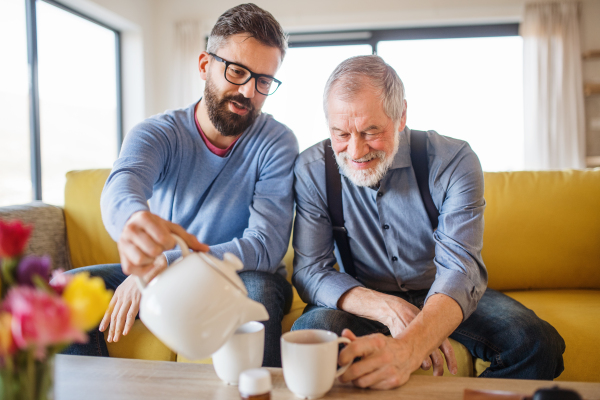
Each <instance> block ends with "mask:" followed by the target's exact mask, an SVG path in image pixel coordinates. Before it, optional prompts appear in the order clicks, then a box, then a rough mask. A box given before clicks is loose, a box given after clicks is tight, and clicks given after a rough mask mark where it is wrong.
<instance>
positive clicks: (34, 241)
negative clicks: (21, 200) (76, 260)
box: [0, 201, 72, 271]
mask: <svg viewBox="0 0 600 400" xmlns="http://www.w3.org/2000/svg"><path fill="white" fill-rule="evenodd" d="M0 219H2V220H4V221H12V220H15V219H18V220H21V221H23V223H25V224H28V225H32V226H33V231H32V233H31V237H30V238H29V242H28V244H27V249H26V250H25V254H35V255H38V256H42V255H46V254H47V255H49V256H50V257H51V259H52V267H53V268H55V269H56V268H62V269H64V270H65V271H66V270H69V269H71V268H72V267H71V257H70V253H69V245H68V243H67V233H66V232H67V231H66V227H65V216H64V213H63V209H62V208H60V207H56V206H52V205H50V204H46V203H43V202H41V201H37V202H33V203H28V204H23V205H16V206H8V207H0Z"/></svg>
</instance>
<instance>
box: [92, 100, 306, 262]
mask: <svg viewBox="0 0 600 400" xmlns="http://www.w3.org/2000/svg"><path fill="white" fill-rule="evenodd" d="M194 107H195V104H192V105H191V106H189V107H188V108H185V109H180V110H170V111H167V112H165V113H164V114H159V115H155V116H153V117H150V118H148V119H146V120H145V121H143V122H141V123H140V124H138V125H137V126H135V127H134V128H133V129H132V130H131V132H129V134H128V135H127V136H126V137H125V141H124V143H123V147H122V149H121V154H120V156H119V158H118V159H117V161H116V162H115V164H114V166H113V169H112V172H111V174H110V176H109V177H108V180H107V182H106V185H105V187H104V190H103V192H102V198H101V207H102V220H103V221H104V225H105V226H106V229H107V230H108V232H109V234H110V235H111V237H112V238H113V239H114V240H118V239H119V237H120V235H121V232H122V230H123V227H124V226H125V223H126V222H127V220H128V219H129V217H130V216H131V215H132V214H133V213H135V212H136V211H140V210H148V209H150V210H151V211H152V212H153V213H154V214H157V215H159V216H160V217H162V218H164V219H166V220H169V221H172V222H175V223H177V224H179V225H181V226H182V227H183V228H185V229H186V230H187V231H188V232H190V233H192V234H194V235H196V236H197V237H198V240H199V241H200V242H203V243H206V244H208V245H209V246H210V252H211V253H212V254H213V255H215V256H217V257H219V258H222V257H223V254H224V253H225V252H230V253H233V254H235V255H236V256H238V257H239V258H240V259H241V260H242V262H243V263H244V270H249V271H255V270H258V271H265V272H276V271H277V270H278V269H279V267H280V263H281V260H282V259H283V256H284V255H285V252H286V250H287V247H288V242H289V238H290V232H291V228H292V219H293V207H294V198H293V192H292V184H293V180H294V176H293V165H294V161H295V159H296V156H297V155H298V142H297V140H296V137H295V136H294V134H293V133H292V131H291V130H290V129H289V128H287V127H286V126H285V125H283V124H281V123H279V122H277V121H276V120H275V119H273V117H272V116H271V115H269V114H264V113H263V114H261V115H260V116H259V117H258V118H257V120H256V121H255V122H254V124H253V125H252V126H250V127H249V128H248V129H247V130H246V131H245V132H244V133H243V134H242V136H241V137H240V138H239V139H238V141H237V142H236V143H235V145H234V146H233V148H232V149H231V151H230V152H229V154H228V155H227V156H226V157H223V158H222V157H219V156H217V155H215V154H213V153H212V152H211V151H210V150H209V149H208V148H207V147H206V144H205V143H204V141H203V140H202V138H201V137H200V134H199V132H198V129H197V128H196V125H195V120H194ZM148 199H149V204H150V207H148ZM165 254H166V256H167V260H168V261H169V263H171V262H172V261H173V260H175V259H176V258H178V257H179V256H180V254H181V253H180V251H179V250H175V251H168V252H166V253H165ZM277 272H280V273H281V272H283V271H281V270H280V271H277Z"/></svg>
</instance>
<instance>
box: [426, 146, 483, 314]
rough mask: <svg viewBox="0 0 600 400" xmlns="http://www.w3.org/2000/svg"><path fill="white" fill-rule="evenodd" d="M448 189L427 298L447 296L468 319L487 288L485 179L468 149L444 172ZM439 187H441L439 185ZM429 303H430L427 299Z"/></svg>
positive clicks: (477, 162)
mask: <svg viewBox="0 0 600 400" xmlns="http://www.w3.org/2000/svg"><path fill="white" fill-rule="evenodd" d="M442 176H443V179H442V180H445V183H441V184H443V185H444V186H447V189H446V193H445V198H444V200H443V203H442V206H441V208H440V216H439V225H438V229H437V230H436V231H435V232H434V234H433V237H434V240H435V259H434V263H435V266H436V276H435V281H434V282H433V285H432V286H431V289H430V290H429V293H428V295H427V298H429V297H430V296H431V295H433V294H436V293H442V294H445V295H447V296H449V297H451V298H452V299H454V300H455V301H456V302H457V303H458V304H459V305H460V307H461V309H462V312H463V320H466V319H467V318H468V317H469V316H470V315H471V314H472V313H473V311H475V309H476V307H477V303H478V302H479V299H480V298H481V296H483V293H484V292H485V289H486V287H487V271H486V268H485V265H484V263H483V259H482V257H481V249H482V247H483V227H484V221H483V212H484V209H485V200H484V197H483V192H484V180H483V172H482V170H481V165H480V163H479V159H478V158H477V156H476V155H475V153H474V152H473V151H472V150H471V149H470V148H469V147H468V146H465V148H463V150H462V151H461V152H460V153H459V154H458V155H457V157H456V158H455V159H454V160H453V161H452V162H451V163H450V164H449V165H448V167H447V168H446V169H445V171H444V172H443V173H442ZM438 184H440V183H439V182H438ZM426 301H427V300H426Z"/></svg>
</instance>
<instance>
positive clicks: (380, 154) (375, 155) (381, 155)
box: [338, 150, 385, 162]
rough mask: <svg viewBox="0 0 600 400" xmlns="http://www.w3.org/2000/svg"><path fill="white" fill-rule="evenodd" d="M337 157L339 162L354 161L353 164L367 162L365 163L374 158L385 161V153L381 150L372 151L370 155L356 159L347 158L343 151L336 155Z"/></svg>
mask: <svg viewBox="0 0 600 400" xmlns="http://www.w3.org/2000/svg"><path fill="white" fill-rule="evenodd" d="M338 157H339V158H340V159H341V160H351V161H355V162H367V161H371V160H373V159H375V158H379V159H380V160H382V161H383V160H385V152H384V151H382V150H376V151H372V152H370V153H367V154H365V155H364V156H363V157H361V158H358V159H356V160H355V159H353V158H351V157H350V156H348V153H346V152H345V151H342V152H340V153H338Z"/></svg>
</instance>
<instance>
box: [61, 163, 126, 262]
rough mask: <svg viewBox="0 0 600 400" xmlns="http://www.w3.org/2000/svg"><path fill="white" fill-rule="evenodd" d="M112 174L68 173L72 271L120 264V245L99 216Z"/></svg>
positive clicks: (102, 171) (103, 171) (95, 171)
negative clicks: (107, 182)
mask: <svg viewBox="0 0 600 400" xmlns="http://www.w3.org/2000/svg"><path fill="white" fill-rule="evenodd" d="M109 174H110V170H109V169H92V170H84V171H71V172H68V173H67V183H66V185H65V207H64V209H65V221H66V224H67V235H68V238H69V246H70V248H71V249H72V250H71V261H72V263H73V268H79V267H85V266H88V265H97V264H107V263H118V262H120V261H119V251H118V250H117V244H116V243H115V241H114V240H112V238H111V237H110V236H109V234H108V232H107V231H106V229H105V228H104V224H103V223H102V214H101V213H100V195H101V193H102V189H103V188H104V183H105V182H106V179H107V178H108V175H109Z"/></svg>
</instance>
